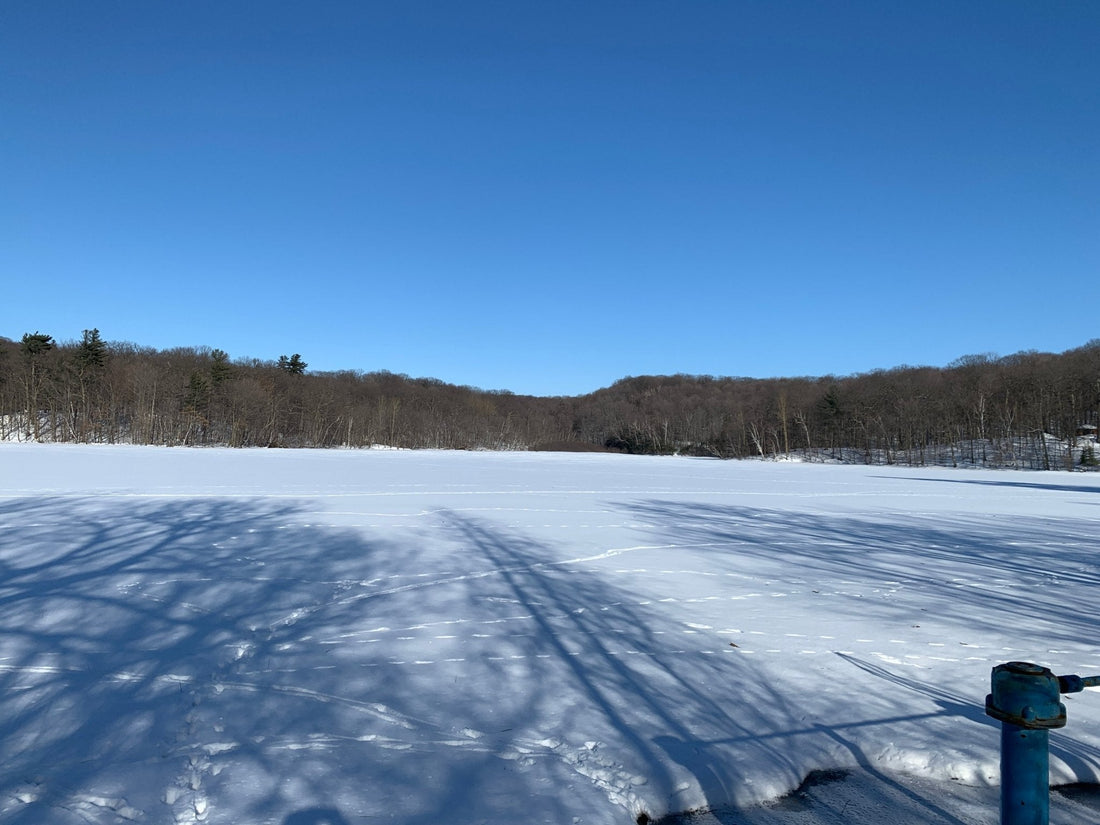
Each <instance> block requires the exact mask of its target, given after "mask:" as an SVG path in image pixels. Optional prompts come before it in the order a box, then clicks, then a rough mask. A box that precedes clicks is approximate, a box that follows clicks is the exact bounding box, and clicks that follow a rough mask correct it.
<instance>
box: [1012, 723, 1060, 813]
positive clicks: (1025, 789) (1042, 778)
mask: <svg viewBox="0 0 1100 825" xmlns="http://www.w3.org/2000/svg"><path fill="white" fill-rule="evenodd" d="M1049 748H1050V733H1049V732H1048V731H1045V730H1029V729H1027V728H1021V727H1019V726H1017V725H1013V724H1011V723H1010V722H1002V723H1001V825H1047V823H1048V822H1049V821H1050V786H1049V776H1050V750H1049Z"/></svg>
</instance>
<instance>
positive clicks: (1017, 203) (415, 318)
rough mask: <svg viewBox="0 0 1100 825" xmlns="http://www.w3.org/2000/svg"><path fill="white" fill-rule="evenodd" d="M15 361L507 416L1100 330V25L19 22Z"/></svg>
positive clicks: (918, 6) (689, 14) (365, 17)
mask: <svg viewBox="0 0 1100 825" xmlns="http://www.w3.org/2000/svg"><path fill="white" fill-rule="evenodd" d="M0 279H2V284H3V288H2V290H0V335H2V336H5V337H8V338H13V339H18V338H20V337H21V336H22V334H23V333H25V332H28V331H34V330H41V331H42V332H48V333H50V334H52V335H54V336H55V337H56V338H58V339H60V340H66V339H76V338H79V336H80V333H81V330H83V329H85V328H91V327H98V328H99V329H100V330H101V333H102V335H103V337H104V338H105V339H107V340H122V341H133V342H135V343H138V344H143V345H148V346H153V347H157V348H167V347H173V346H210V347H220V348H221V349H224V350H226V351H228V352H229V354H230V355H231V356H233V357H234V358H237V357H257V358H263V359H274V358H276V357H278V356H279V355H280V354H291V353H294V352H298V353H301V355H302V357H303V358H304V360H306V361H307V362H308V363H309V365H310V369H311V370H314V369H316V370H335V369H358V370H364V371H371V370H378V369H387V370H390V371H393V372H403V373H408V374H410V375H413V376H432V377H436V378H440V379H442V380H444V381H448V382H453V383H458V384H470V385H474V386H479V387H483V388H487V389H509V390H512V391H515V392H521V393H534V394H542V395H553V394H580V393H584V392H588V391H591V390H594V389H597V388H599V387H601V386H606V385H607V384H609V383H611V382H613V381H615V380H616V379H618V378H621V377H623V376H626V375H641V374H652V373H675V372H686V373H699V374H712V375H743V376H758V377H766V376H776V375H824V374H838V375H842V374H848V373H853V372H864V371H868V370H871V369H875V368H880V367H886V368H888V367H893V366H898V365H901V364H931V365H943V364H946V363H948V362H949V361H951V360H953V359H955V358H957V357H959V356H961V355H964V354H971V353H981V352H996V353H999V354H1002V355H1003V354H1009V353H1012V352H1017V351H1019V350H1025V349H1039V350H1049V351H1056V352H1060V351H1062V350H1065V349H1068V348H1071V347H1075V346H1078V345H1081V344H1083V343H1085V342H1086V341H1088V340H1089V339H1092V338H1096V337H1100V325H1098V324H1097V322H1096V318H1097V315H1098V310H1100V3H1096V2H1093V1H1092V0H1080V2H1064V1H1063V0H1042V2H1039V0H1035V2H1023V0H1020V2H1016V1H1015V0H1012V2H1004V0H990V1H988V2H985V1H983V0H975V1H974V2H957V0H950V1H949V2H913V0H867V2H861V1H860V0H853V1H851V2H844V0H839V1H838V2H824V3H823V2H809V1H808V2H782V0H766V1H765V0H758V1H757V0H754V1H753V2H741V1H740V0H706V1H700V2H695V1H694V0H665V1H664V2H650V0H630V1H629V2H626V1H625V0H624V2H604V0H585V2H568V1H566V2H559V1H558V0H555V1H554V2H514V1H513V0H499V2H485V1H484V0H464V1H463V2H452V1H451V0H438V2H418V0H401V2H369V1H367V0H363V2H325V3H305V2H299V3H281V2H248V3H245V2H232V0H208V1H202V0H200V1H199V2H192V1H191V0H189V2H167V1H165V2H156V1H155V0H117V1H114V2H106V1H105V2H82V0H70V2H51V0H7V2H5V3H4V4H3V7H2V8H0Z"/></svg>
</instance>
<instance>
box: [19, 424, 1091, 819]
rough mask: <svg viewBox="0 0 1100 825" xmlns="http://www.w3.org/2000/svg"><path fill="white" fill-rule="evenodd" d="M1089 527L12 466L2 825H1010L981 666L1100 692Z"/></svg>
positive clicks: (854, 485) (928, 492)
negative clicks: (889, 823) (640, 819)
mask: <svg viewBox="0 0 1100 825" xmlns="http://www.w3.org/2000/svg"><path fill="white" fill-rule="evenodd" d="M1098 520H1100V477H1097V476H1092V475H1075V474H1068V473H1043V474H1024V473H993V472H978V471H946V470H931V469H929V470H923V469H915V468H883V467H835V466H822V465H797V464H775V463H755V462H719V461H708V460H691V459H680V458H645V457H627V456H607V455H552V454H522V453H474V454H471V453H440V452H424V453H407V452H351V451H307V450H303V451H275V450H270V451H230V450H169V449H155V448H129V447H77V446H70V447H65V446H35V445H3V446H0V822H3V823H20V825H24V824H25V825H31V824H32V823H33V825H54V823H64V824H65V825H69V824H70V823H86V822H92V823H117V822H125V821H130V820H133V821H137V822H147V823H194V822H208V823H226V824H227V825H228V823H233V825H244V823H273V824H274V825H353V823H359V822H382V821H392V822H399V823H409V824H410V825H413V824H414V823H415V824H416V825H428V824H429V823H431V825H437V823H441V822H446V823H450V824H451V825H465V823H491V824H492V825H504V824H505V823H508V824H509V825H511V823H517V822H527V823H554V825H561V824H562V823H574V822H576V823H600V824H601V825H602V824H603V823H607V824H608V825H611V823H630V822H633V821H634V819H635V817H637V816H638V814H640V813H643V812H644V813H645V814H646V815H648V816H649V817H652V818H659V817H661V816H662V815H665V814H667V813H669V812H673V811H683V810H687V809H692V808H701V807H710V808H715V809H717V817H718V818H717V819H715V818H713V817H712V818H711V819H710V820H708V821H721V822H741V821H753V822H782V821H800V822H807V821H811V820H809V819H807V818H806V817H807V816H809V815H810V814H809V813H807V812H811V813H812V812H813V811H816V815H817V816H818V818H819V819H821V820H822V821H826V820H829V818H830V817H833V820H835V821H843V820H847V821H853V816H852V811H857V810H859V804H858V803H859V800H867V799H869V798H871V797H875V798H876V799H877V804H879V805H880V807H881V805H883V804H888V803H889V804H893V803H890V800H891V799H893V800H895V801H897V803H898V804H899V805H901V806H902V808H904V810H902V809H901V808H899V809H898V813H897V815H896V816H895V818H899V819H900V820H901V821H902V822H905V821H906V820H907V819H911V820H912V821H916V820H918V819H920V820H921V821H925V822H928V821H936V822H941V821H942V822H949V823H962V822H995V821H996V818H997V812H996V791H995V789H994V788H992V786H994V785H995V784H996V783H997V781H998V769H997V759H998V750H997V749H998V728H997V726H996V724H995V723H993V722H992V720H989V719H987V718H986V717H985V716H984V714H983V710H982V704H983V699H984V695H985V693H986V692H987V690H988V682H989V671H990V668H991V667H992V666H993V665H995V664H997V663H998V662H1002V661H1009V660H1013V659H1023V660H1029V661H1035V662H1039V663H1041V664H1046V665H1049V666H1051V667H1052V668H1053V669H1054V670H1055V671H1056V672H1059V673H1080V674H1084V675H1091V674H1093V673H1100V649H1098V648H1097V646H1096V641H1097V632H1096V631H1097V625H1098V623H1097V620H1096V618H1095V616H1094V615H1093V613H1092V608H1093V606H1094V605H1095V604H1096V590H1097V584H1098V583H1100V555H1098V551H1100V537H1098V535H1100V534H1098V530H1097V527H1098V523H1100V522H1098ZM1066 704H1067V705H1068V707H1069V719H1070V723H1069V726H1068V727H1067V728H1065V729H1064V730H1063V731H1061V732H1058V733H1055V734H1054V735H1053V736H1052V779H1053V780H1054V781H1055V782H1082V781H1088V782H1092V781H1096V780H1097V778H1098V775H1100V696H1098V695H1095V693H1094V692H1093V691H1087V692H1086V693H1084V694H1078V695H1076V696H1072V697H1067V698H1066ZM840 770H849V771H853V773H851V774H850V775H848V779H847V780H845V781H833V780H838V779H840V778H841V777H843V776H845V775H844V774H842V773H838V771H840ZM813 771H825V773H815V774H812V775H811V773H812V772H813ZM807 776H810V782H809V783H807V784H806V785H804V786H803V788H802V791H801V792H800V793H798V794H795V795H793V796H788V797H787V798H786V799H784V800H782V801H780V802H779V803H777V804H773V805H771V806H769V807H765V808H757V809H753V810H749V811H745V812H742V813H740V814H737V815H736V816H735V815H734V814H733V813H732V812H730V811H728V810H726V807H725V806H731V805H736V806H747V805H752V804H754V803H759V802H762V801H766V800H774V799H776V798H777V797H780V796H782V795H783V794H785V793H787V792H789V791H791V790H792V789H794V788H796V787H798V786H799V785H800V784H801V783H803V781H804V780H805V779H806V778H807ZM833 785H835V786H837V787H844V788H847V790H846V791H842V792H839V793H840V794H841V795H840V796H836V795H834V796H833V797H831V800H832V801H831V802H830V801H829V799H826V798H825V796H827V794H828V788H829V787H830V786H833ZM844 794H847V795H848V796H847V797H845V796H844ZM876 794H877V796H876ZM822 795H825V796H822ZM844 799H847V802H844V805H845V808H843V809H842V808H840V807H838V806H839V804H840V802H843V801H844ZM815 800H816V801H815ZM823 800H824V801H823ZM838 800H839V801H838ZM883 800H885V802H884V801H883ZM849 804H855V808H853V809H852V810H851V811H848V812H847V814H845V810H847V807H846V806H847V805H849ZM830 805H832V807H831V808H830V807H829V806H830ZM723 811H725V813H723ZM1056 813H1057V812H1056ZM875 816H876V817H877V818H881V812H879V813H876V814H875Z"/></svg>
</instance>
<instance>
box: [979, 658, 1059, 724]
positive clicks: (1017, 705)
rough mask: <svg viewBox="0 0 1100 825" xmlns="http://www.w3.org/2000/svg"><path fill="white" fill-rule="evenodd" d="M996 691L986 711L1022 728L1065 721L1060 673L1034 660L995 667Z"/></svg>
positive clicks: (988, 701)
mask: <svg viewBox="0 0 1100 825" xmlns="http://www.w3.org/2000/svg"><path fill="white" fill-rule="evenodd" d="M990 683H991V686H992V689H993V692H992V693H991V694H989V695H988V696H987V697H986V698H985V712H986V713H987V714H988V715H989V716H992V717H993V718H994V719H999V720H1000V721H1002V722H1008V723H1009V724H1012V725H1016V726H1017V727H1021V728H1030V729H1035V730H1042V729H1046V728H1061V727H1064V726H1065V724H1066V707H1065V705H1063V704H1062V703H1061V702H1060V701H1059V700H1058V695H1059V684H1058V677H1057V676H1055V675H1054V674H1053V673H1052V672H1051V671H1050V669H1049V668H1045V667H1042V666H1041V665H1036V664H1032V663H1031V662H1007V663H1006V664H1003V665H997V666H996V667H995V668H993V674H992V677H991V679H990Z"/></svg>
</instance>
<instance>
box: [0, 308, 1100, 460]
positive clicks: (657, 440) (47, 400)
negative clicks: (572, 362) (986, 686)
mask: <svg viewBox="0 0 1100 825" xmlns="http://www.w3.org/2000/svg"><path fill="white" fill-rule="evenodd" d="M1098 410H1100V339H1097V340H1093V341H1090V342H1089V343H1087V344H1085V345H1084V346H1081V347H1079V348H1076V349H1072V350H1068V351H1066V352H1063V353H1060V354H1054V353H1041V352H1034V351H1031V352H1020V353H1017V354H1015V355H1009V356H1003V357H1001V356H994V355H971V356H966V357H963V358H960V359H958V360H957V361H955V362H953V363H951V364H948V365H947V366H945V367H909V366H901V367H897V368H894V369H888V370H876V371H873V372H869V373H861V374H857V375H848V376H825V377H815V378H811V377H800V378H768V379H759V378H730V377H712V376H694V375H673V376H640V377H629V378H624V379H622V380H620V381H617V382H616V383H614V384H613V385H611V386H610V387H606V388H604V389H600V390H597V391H595V392H592V393H589V394H587V395H582V396H574V397H552V398H544V397H535V396H523V395H515V394H512V393H509V392H499V391H493V392H490V391H484V390H479V389H476V388H473V387H465V386H454V385H451V384H447V383H444V382H442V381H438V380H435V379H431V378H411V377H409V376H407V375H398V374H393V373H390V372H385V371H376V372H359V371H352V370H346V371H338V372H311V371H309V370H308V363H307V362H306V361H305V360H303V358H302V356H301V355H299V354H294V355H290V356H286V355H283V356H280V357H279V358H278V359H276V360H269V361H264V360H258V359H243V358H238V359H232V358H231V357H230V356H229V355H228V354H227V353H226V352H224V351H223V350H220V349H211V348H206V347H198V348H193V347H191V348H176V349H168V350H156V349H152V348H148V347H141V346H138V345H136V344H132V343H124V342H110V341H104V340H103V339H102V338H101V336H100V333H99V331H98V330H94V329H92V330H84V331H83V333H82V335H81V337H80V338H79V339H77V340H71V341H57V340H55V339H54V338H53V336H52V335H49V334H46V333H40V332H33V333H27V334H25V335H24V336H23V337H22V339H21V340H19V341H14V340H9V339H6V338H0V440H6V441H49V442H94V443H127V444H157V445H167V446H185V445H186V446H203V445H228V446H235V447H368V446H374V445H386V446H390V447H402V448H437V449H490V450H531V449H556V450H615V451H620V452H626V453H644V454H672V453H678V454H685V455H697V456H712V457H716V458H745V457H753V456H755V457H763V458H781V457H799V458H802V459H803V460H822V461H824V460H836V461H858V462H867V463H898V464H910V465H926V464H938V465H948V466H959V465H968V466H988V467H1020V468H1029V469H1073V468H1092V467H1095V466H1096V464H1097V457H1096V455H1095V453H1094V442H1095V434H1096V425H1097V424H1098V423H1100V420H1098Z"/></svg>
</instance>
